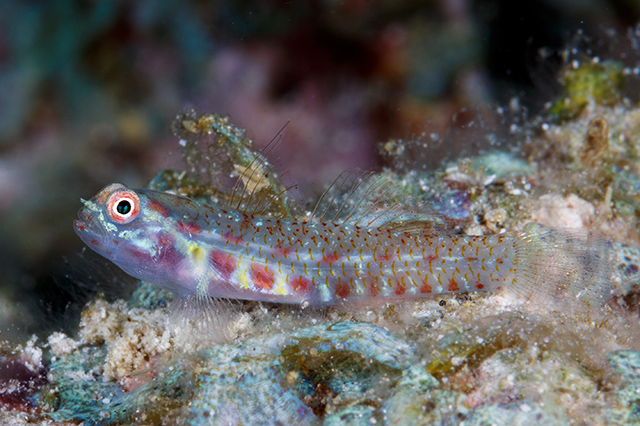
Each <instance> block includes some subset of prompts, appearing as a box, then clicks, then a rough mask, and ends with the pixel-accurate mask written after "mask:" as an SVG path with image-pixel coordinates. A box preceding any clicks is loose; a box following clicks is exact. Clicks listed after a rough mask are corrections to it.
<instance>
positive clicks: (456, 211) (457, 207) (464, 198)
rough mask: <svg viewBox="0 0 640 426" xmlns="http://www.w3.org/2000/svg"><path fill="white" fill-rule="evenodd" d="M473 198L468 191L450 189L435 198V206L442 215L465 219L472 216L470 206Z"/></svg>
mask: <svg viewBox="0 0 640 426" xmlns="http://www.w3.org/2000/svg"><path fill="white" fill-rule="evenodd" d="M470 207H471V199H470V198H469V193H468V192H467V191H462V190H460V191H449V192H447V193H445V194H444V195H442V196H440V197H438V198H436V199H435V200H433V208H434V209H435V210H436V211H437V212H438V213H441V214H442V215H444V216H446V217H448V218H450V219H454V220H464V219H468V218H469V216H471V212H470V211H469V208H470Z"/></svg>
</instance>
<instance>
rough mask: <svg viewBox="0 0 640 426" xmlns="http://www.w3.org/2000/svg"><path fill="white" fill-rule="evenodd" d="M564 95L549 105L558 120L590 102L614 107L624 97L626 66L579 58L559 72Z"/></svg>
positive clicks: (574, 112)
mask: <svg viewBox="0 0 640 426" xmlns="http://www.w3.org/2000/svg"><path fill="white" fill-rule="evenodd" d="M560 82H561V84H562V90H563V92H562V94H561V95H560V97H559V99H558V100H557V101H555V103H553V105H552V106H551V108H549V113H550V114H551V115H553V116H555V117H556V118H558V119H559V120H567V119H571V118H574V117H576V116H577V115H579V114H580V113H581V112H582V111H583V110H584V108H585V107H586V106H587V104H588V103H589V102H595V103H596V104H598V105H606V106H611V105H615V104H617V103H619V102H620V101H621V100H622V95H621V91H622V86H623V84H624V73H623V66H622V64H621V63H619V62H615V61H604V62H599V61H589V60H587V61H580V62H578V61H576V62H575V63H570V64H567V65H565V67H564V69H563V70H562V72H561V74H560Z"/></svg>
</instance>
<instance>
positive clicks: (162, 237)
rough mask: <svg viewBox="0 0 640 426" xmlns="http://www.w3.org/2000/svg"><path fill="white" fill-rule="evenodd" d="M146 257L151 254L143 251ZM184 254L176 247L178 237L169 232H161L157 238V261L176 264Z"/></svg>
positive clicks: (155, 259) (155, 258)
mask: <svg viewBox="0 0 640 426" xmlns="http://www.w3.org/2000/svg"><path fill="white" fill-rule="evenodd" d="M143 253H144V255H145V256H146V257H149V254H148V253H146V252H143ZM182 257H183V256H182V254H181V253H180V252H179V251H178V250H177V249H176V239H175V238H174V237H173V236H172V235H169V234H159V235H158V238H157V240H156V255H155V257H154V259H153V260H154V261H155V262H159V263H160V262H161V263H167V264H175V263H178V262H179V261H180V260H181V259H182Z"/></svg>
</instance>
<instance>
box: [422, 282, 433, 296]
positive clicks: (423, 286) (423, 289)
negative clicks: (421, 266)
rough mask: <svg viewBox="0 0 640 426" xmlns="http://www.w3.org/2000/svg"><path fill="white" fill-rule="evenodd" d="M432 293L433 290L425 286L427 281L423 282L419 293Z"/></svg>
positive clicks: (427, 285)
mask: <svg viewBox="0 0 640 426" xmlns="http://www.w3.org/2000/svg"><path fill="white" fill-rule="evenodd" d="M432 291H433V288H431V286H430V285H429V284H427V281H426V280H425V281H424V282H423V283H422V286H421V287H420V293H431V292H432Z"/></svg>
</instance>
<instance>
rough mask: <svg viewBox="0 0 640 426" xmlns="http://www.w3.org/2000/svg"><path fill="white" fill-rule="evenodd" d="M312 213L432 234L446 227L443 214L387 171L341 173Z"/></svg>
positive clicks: (328, 218)
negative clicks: (420, 198) (412, 193)
mask: <svg viewBox="0 0 640 426" xmlns="http://www.w3.org/2000/svg"><path fill="white" fill-rule="evenodd" d="M312 217H313V219H314V220H319V221H331V222H337V223H344V224H352V225H358V226H363V227H367V228H386V229H391V230H394V231H398V232H401V231H402V232H410V233H429V234H435V233H438V232H441V231H442V230H444V229H445V228H446V220H445V219H444V218H443V216H442V215H440V214H438V213H436V212H435V211H433V209H431V208H429V207H428V206H426V205H425V204H424V203H423V202H422V201H420V200H419V199H417V198H416V197H415V196H412V195H411V194H409V192H408V190H407V189H406V188H405V187H404V186H403V185H402V183H401V180H400V179H397V177H396V176H395V175H394V174H393V173H391V172H388V171H385V172H383V173H380V174H375V173H372V172H362V171H358V170H355V171H349V172H344V173H342V174H341V175H340V176H338V178H337V179H336V180H335V181H334V182H333V184H332V185H331V186H330V187H329V188H328V189H327V190H326V191H325V192H324V194H323V195H322V197H321V198H320V201H318V203H317V204H316V207H315V208H314V210H313V213H312Z"/></svg>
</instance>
